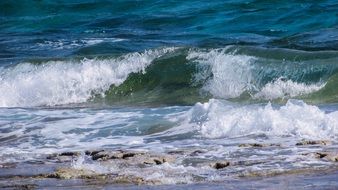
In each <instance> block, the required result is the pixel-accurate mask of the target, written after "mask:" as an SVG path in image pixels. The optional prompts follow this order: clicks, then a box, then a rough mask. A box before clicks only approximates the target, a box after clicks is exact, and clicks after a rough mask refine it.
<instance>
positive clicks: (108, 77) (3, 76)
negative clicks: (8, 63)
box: [0, 48, 175, 107]
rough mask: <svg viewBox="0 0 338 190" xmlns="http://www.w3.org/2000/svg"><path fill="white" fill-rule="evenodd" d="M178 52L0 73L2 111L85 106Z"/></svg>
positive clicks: (53, 63) (32, 66) (19, 67)
mask: <svg viewBox="0 0 338 190" xmlns="http://www.w3.org/2000/svg"><path fill="white" fill-rule="evenodd" d="M174 49H175V48H164V49H157V50H149V51H145V52H143V53H130V54H127V55H124V56H121V57H118V58H114V59H113V58H112V59H103V60H100V59H83V60H81V61H49V62H46V63H43V64H39V65H37V64H31V63H21V64H19V65H17V66H15V67H12V68H7V69H2V70H1V71H0V107H17V106H20V107H26V106H40V105H49V106H51V105H59V104H69V103H81V102H85V101H87V100H88V99H89V98H91V97H92V95H93V93H96V94H97V93H103V92H105V91H106V90H108V88H109V87H110V86H111V85H120V84H121V83H123V81H125V80H126V78H127V77H128V75H129V74H130V73H136V72H145V68H146V67H147V66H148V65H150V64H151V63H152V61H153V60H154V59H155V58H158V57H160V56H162V55H164V54H166V53H168V52H171V51H173V50H174Z"/></svg>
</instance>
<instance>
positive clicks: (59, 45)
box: [34, 38, 124, 50]
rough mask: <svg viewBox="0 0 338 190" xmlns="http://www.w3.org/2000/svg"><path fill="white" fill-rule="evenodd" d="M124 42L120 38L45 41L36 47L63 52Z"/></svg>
mask: <svg viewBox="0 0 338 190" xmlns="http://www.w3.org/2000/svg"><path fill="white" fill-rule="evenodd" d="M120 41H124V39H119V38H85V39H78V40H65V39H60V40H45V41H43V42H39V43H36V46H34V47H35V48H37V49H41V48H42V49H46V48H48V49H54V50H62V49H73V48H79V47H86V46H91V45H95V44H99V43H102V42H120Z"/></svg>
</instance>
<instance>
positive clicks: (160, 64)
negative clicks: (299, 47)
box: [0, 46, 338, 107]
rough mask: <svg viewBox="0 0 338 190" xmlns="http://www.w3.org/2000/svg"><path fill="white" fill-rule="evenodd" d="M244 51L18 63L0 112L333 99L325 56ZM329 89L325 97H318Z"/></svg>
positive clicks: (10, 70)
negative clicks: (281, 56) (74, 106)
mask: <svg viewBox="0 0 338 190" xmlns="http://www.w3.org/2000/svg"><path fill="white" fill-rule="evenodd" d="M250 51H252V50H250V48H247V47H241V46H239V47H234V46H229V47H227V48H222V49H187V48H174V47H173V48H160V49H154V50H148V51H145V52H143V53H129V54H124V55H121V56H117V57H115V58H101V59H99V58H96V59H81V60H75V59H73V60H64V61H47V62H36V63H33V62H32V63H29V62H24V63H20V64H17V65H15V66H11V67H6V68H5V67H3V68H1V71H0V77H1V78H0V81H1V83H0V90H1V91H2V92H6V93H1V94H0V96H1V97H0V99H1V101H0V103H1V107H26V106H29V107H30V106H54V105H65V104H78V103H90V102H94V103H98V102H105V103H108V104H135V103H136V104H146V105H147V104H171V105H181V104H190V105H191V104H194V103H195V102H197V101H203V100H205V99H207V98H210V97H213V98H221V99H228V100H232V101H267V100H276V101H278V100H283V99H289V98H300V99H303V100H305V101H309V102H311V101H314V102H335V101H336V100H337V94H338V92H337V90H336V89H335V88H334V87H333V86H335V85H336V81H337V80H335V78H336V77H335V76H336V73H337V71H338V64H336V61H337V58H336V57H335V56H336V55H335V54H334V55H331V54H332V53H331V52H327V53H326V54H327V55H328V58H320V59H316V60H312V59H310V58H311V57H312V56H316V55H313V54H317V56H322V57H324V56H325V52H320V53H316V52H313V54H310V55H307V52H301V51H300V52H296V53H297V54H296V56H303V57H302V58H301V60H298V61H293V60H292V58H288V59H282V60H280V59H278V57H264V56H262V55H260V54H256V55H251V54H252V53H251V52H250ZM261 51H262V50H261ZM264 51H266V53H269V51H270V50H268V49H265V50H264ZM274 51H275V50H274ZM274 53H276V52H274ZM278 53H280V54H290V52H288V51H286V52H283V51H282V52H278ZM293 53H295V52H293ZM327 89H330V93H324V94H323V93H322V94H323V95H322V96H323V97H320V96H319V95H318V94H319V93H320V92H321V91H327ZM321 99H322V100H321Z"/></svg>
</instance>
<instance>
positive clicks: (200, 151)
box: [189, 150, 205, 156]
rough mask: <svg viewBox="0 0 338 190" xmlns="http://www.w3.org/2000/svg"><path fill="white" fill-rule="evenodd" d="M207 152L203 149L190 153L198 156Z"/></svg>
mask: <svg viewBox="0 0 338 190" xmlns="http://www.w3.org/2000/svg"><path fill="white" fill-rule="evenodd" d="M202 153H205V151H203V150H195V151H193V152H192V153H190V154H189V155H190V156H198V155H199V154H202Z"/></svg>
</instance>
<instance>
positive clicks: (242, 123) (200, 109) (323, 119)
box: [187, 99, 338, 139]
mask: <svg viewBox="0 0 338 190" xmlns="http://www.w3.org/2000/svg"><path fill="white" fill-rule="evenodd" d="M187 118H189V122H190V123H192V124H193V125H197V126H198V129H199V132H200V134H201V135H202V136H204V137H207V138H220V137H238V136H246V135H250V134H266V135H271V136H296V137H300V138H324V139H327V138H331V139H334V138H337V132H338V112H331V113H325V112H324V111H322V110H320V109H319V108H318V107H316V106H313V105H308V104H306V103H304V102H303V101H299V100H288V102H287V103H286V105H284V106H281V107H273V106H272V105H271V104H270V103H269V104H267V105H266V106H260V105H247V106H238V105H235V104H232V103H229V102H226V101H219V100H216V99H211V100H209V102H207V103H204V104H202V103H197V104H196V105H195V106H194V107H193V108H192V109H191V110H190V112H189V113H188V116H187Z"/></svg>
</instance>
